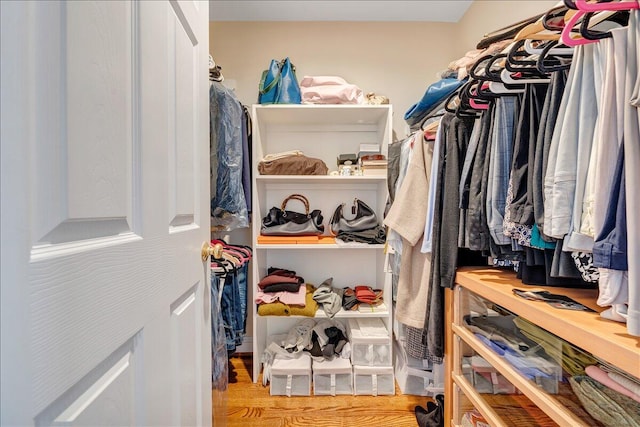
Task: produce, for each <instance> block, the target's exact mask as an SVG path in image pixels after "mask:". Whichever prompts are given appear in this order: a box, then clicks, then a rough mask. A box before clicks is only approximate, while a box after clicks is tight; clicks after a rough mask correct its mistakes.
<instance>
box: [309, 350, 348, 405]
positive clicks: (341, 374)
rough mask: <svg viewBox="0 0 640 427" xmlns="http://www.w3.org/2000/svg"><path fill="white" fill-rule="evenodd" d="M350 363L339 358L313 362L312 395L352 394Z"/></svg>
mask: <svg viewBox="0 0 640 427" xmlns="http://www.w3.org/2000/svg"><path fill="white" fill-rule="evenodd" d="M351 371H352V369H351V361H350V360H349V359H343V358H341V357H335V358H334V359H333V360H323V361H321V362H318V361H316V360H314V361H313V394H315V395H327V394H329V395H331V396H335V395H337V394H353V376H352V373H351Z"/></svg>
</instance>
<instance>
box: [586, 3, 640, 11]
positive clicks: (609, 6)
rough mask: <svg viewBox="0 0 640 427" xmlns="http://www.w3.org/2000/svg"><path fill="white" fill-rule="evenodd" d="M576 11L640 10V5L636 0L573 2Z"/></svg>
mask: <svg viewBox="0 0 640 427" xmlns="http://www.w3.org/2000/svg"><path fill="white" fill-rule="evenodd" d="M575 4H576V7H577V8H578V10H582V11H584V12H602V11H607V10H630V9H640V3H639V2H638V0H631V1H615V2H607V3H601V2H595V3H593V2H588V1H587V0H575Z"/></svg>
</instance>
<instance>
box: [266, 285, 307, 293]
mask: <svg viewBox="0 0 640 427" xmlns="http://www.w3.org/2000/svg"><path fill="white" fill-rule="evenodd" d="M300 286H302V285H301V284H300V283H274V284H272V285H268V286H265V287H264V288H262V291H263V292H283V291H284V292H293V293H296V292H299V291H300Z"/></svg>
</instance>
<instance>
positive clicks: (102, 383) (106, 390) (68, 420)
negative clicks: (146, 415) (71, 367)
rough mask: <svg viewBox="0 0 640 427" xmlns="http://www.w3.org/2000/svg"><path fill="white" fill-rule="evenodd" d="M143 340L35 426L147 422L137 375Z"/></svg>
mask: <svg viewBox="0 0 640 427" xmlns="http://www.w3.org/2000/svg"><path fill="white" fill-rule="evenodd" d="M141 339H142V337H141V335H140V334H138V335H136V336H135V337H134V338H132V339H131V340H129V341H128V342H127V343H126V344H125V345H123V346H122V347H121V348H119V349H118V350H116V351H115V352H114V353H113V354H111V355H110V356H109V357H108V358H107V359H106V360H105V361H104V362H103V363H101V364H100V365H98V366H97V367H96V368H95V369H94V370H92V372H90V373H89V374H87V375H86V376H85V377H84V378H83V379H81V380H80V381H79V382H78V383H77V384H75V385H74V386H73V387H71V389H70V390H69V391H67V392H66V393H64V394H63V395H62V396H61V397H60V398H58V399H57V400H56V401H55V402H54V403H53V404H51V405H50V407H49V408H47V409H45V410H44V411H43V412H42V413H41V414H40V415H38V416H37V417H36V423H35V424H36V425H37V426H49V425H52V426H87V425H95V426H98V425H100V426H115V425H121V426H124V425H136V424H137V423H136V420H141V419H143V414H142V413H141V411H140V410H139V408H140V405H138V404H137V402H136V399H138V398H139V397H137V396H139V391H140V390H141V386H142V384H141V379H142V376H141V375H139V372H137V371H139V370H140V363H141V358H140V356H139V351H140V340H141ZM136 374H138V375H136ZM136 408H138V410H137V411H136Z"/></svg>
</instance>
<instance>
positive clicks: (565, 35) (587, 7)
mask: <svg viewBox="0 0 640 427" xmlns="http://www.w3.org/2000/svg"><path fill="white" fill-rule="evenodd" d="M575 4H576V7H577V8H578V12H577V13H576V14H575V15H573V16H572V17H571V18H570V19H569V21H567V23H566V24H565V26H564V28H563V29H562V33H560V40H562V43H564V44H565V45H567V46H578V45H583V44H588V43H594V42H597V40H588V39H585V38H583V37H578V38H573V37H571V31H572V30H573V27H574V26H575V25H576V24H577V23H578V21H579V20H580V19H581V18H582V17H583V16H584V15H586V14H587V13H588V12H606V11H615V10H631V9H640V2H639V1H638V0H630V1H618V2H607V3H599V2H596V3H590V2H588V1H587V0H575Z"/></svg>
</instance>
